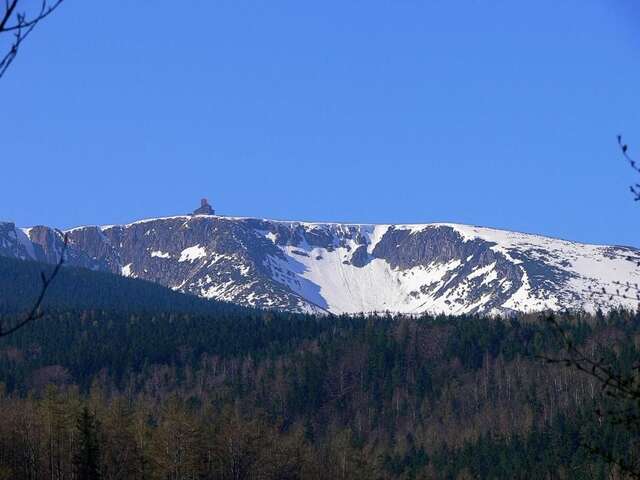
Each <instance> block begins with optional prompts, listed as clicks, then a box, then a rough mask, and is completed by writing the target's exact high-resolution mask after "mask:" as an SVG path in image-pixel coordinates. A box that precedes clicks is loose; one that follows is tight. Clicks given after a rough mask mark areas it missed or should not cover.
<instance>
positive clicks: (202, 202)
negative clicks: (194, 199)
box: [193, 198, 216, 215]
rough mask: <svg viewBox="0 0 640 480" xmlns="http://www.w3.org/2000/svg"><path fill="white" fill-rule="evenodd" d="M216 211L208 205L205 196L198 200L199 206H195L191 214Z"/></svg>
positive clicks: (212, 213) (210, 213) (207, 213)
mask: <svg viewBox="0 0 640 480" xmlns="http://www.w3.org/2000/svg"><path fill="white" fill-rule="evenodd" d="M215 214H216V211H215V210H214V209H213V207H212V206H211V205H209V201H208V200H207V199H206V198H203V199H202V200H200V207H198V208H196V209H195V210H194V211H193V215H215Z"/></svg>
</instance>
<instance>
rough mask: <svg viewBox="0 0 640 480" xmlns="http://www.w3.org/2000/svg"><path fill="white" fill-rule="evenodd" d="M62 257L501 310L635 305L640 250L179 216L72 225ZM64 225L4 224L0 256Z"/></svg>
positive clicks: (160, 272)
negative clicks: (624, 290) (622, 292)
mask: <svg viewBox="0 0 640 480" xmlns="http://www.w3.org/2000/svg"><path fill="white" fill-rule="evenodd" d="M66 233H67V234H68V236H69V241H70V246H69V250H68V257H69V263H71V264H73V265H79V266H83V267H87V268H91V269H94V270H103V271H109V272H113V273H120V274H122V275H125V276H129V277H134V278H142V279H145V280H150V281H153V282H157V283H160V284H162V285H166V286H168V287H170V288H172V289H174V290H178V291H181V292H186V293H193V294H196V295H199V296H202V297H205V298H214V299H219V300H226V301H230V302H235V303H238V304H241V305H247V306H255V307H260V308H277V309H283V310H289V311H302V312H322V311H327V312H333V313H356V312H372V311H386V310H389V311H393V312H402V313H420V312H431V313H450V314H460V313H476V312H478V313H480V312H482V313H509V312H513V311H538V310H546V309H552V310H561V309H581V308H584V309H587V310H594V309H595V308H597V307H603V308H605V309H606V308H611V307H614V306H616V305H624V306H627V307H630V308H635V307H636V306H637V303H638V302H637V301H630V300H624V299H620V298H613V299H610V298H605V297H603V296H596V297H594V296H592V295H590V294H589V292H588V289H589V288H596V289H600V288H602V287H603V286H605V287H609V288H610V287H611V285H612V282H614V281H621V282H632V283H637V282H638V281H639V280H640V267H638V262H639V261H640V251H639V250H638V249H634V248H630V247H613V246H598V245H586V244H580V243H575V242H569V241H564V240H559V239H553V238H547V237H542V236H537V235H528V234H523V233H515V232H507V231H501V230H495V229H489V228H481V227H472V226H465V225H456V224H424V225H357V224H353V225H349V224H330V223H306V222H284V221H274V220H263V219H254V218H236V217H222V216H214V215H195V216H176V217H165V218H157V219H149V220H142V221H138V222H134V223H131V224H127V225H114V226H102V227H97V226H88V227H79V228H75V229H71V230H69V231H68V232H66ZM62 234H63V233H62V232H59V231H56V230H53V229H50V228H47V227H34V228H31V229H18V228H16V227H15V225H13V224H9V223H5V224H0V255H5V256H12V257H15V258H32V259H38V260H41V261H49V262H52V261H55V259H56V258H57V257H56V255H59V252H60V249H61V246H62Z"/></svg>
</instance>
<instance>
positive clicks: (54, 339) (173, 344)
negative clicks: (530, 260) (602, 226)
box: [0, 284, 640, 479]
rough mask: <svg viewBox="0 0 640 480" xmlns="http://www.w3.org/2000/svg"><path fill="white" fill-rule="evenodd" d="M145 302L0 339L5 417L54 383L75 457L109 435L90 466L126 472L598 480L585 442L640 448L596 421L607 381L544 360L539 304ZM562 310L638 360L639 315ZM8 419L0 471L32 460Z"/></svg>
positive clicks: (585, 338) (584, 331)
mask: <svg viewBox="0 0 640 480" xmlns="http://www.w3.org/2000/svg"><path fill="white" fill-rule="evenodd" d="M136 285H137V284H136ZM211 305H213V306H214V307H215V306H216V304H211ZM139 306H140V304H135V303H134V304H132V306H131V307H127V308H126V309H125V308H121V309H120V310H118V309H115V308H109V309H91V310H86V309H58V310H55V311H53V312H52V313H51V314H50V315H49V316H48V317H47V318H45V319H42V320H39V321H37V322H34V323H32V324H31V325H30V326H29V327H28V328H25V329H22V330H20V331H18V332H17V333H16V334H15V335H12V336H10V337H8V338H6V339H3V340H2V341H0V378H2V379H3V382H4V384H5V386H6V394H5V398H4V400H2V402H3V403H0V410H1V411H2V412H5V413H2V412H0V415H4V417H3V418H7V417H11V416H12V415H17V416H18V417H20V416H21V415H22V416H25V415H26V416H28V415H31V413H29V412H32V411H36V412H37V411H40V410H39V409H41V408H44V407H39V406H38V405H39V402H44V404H43V405H45V406H46V408H44V410H46V409H49V410H51V409H52V408H53V407H50V406H49V405H52V401H51V400H47V399H48V398H50V397H51V396H50V394H49V393H48V392H49V390H48V389H49V388H50V386H51V385H52V384H54V385H57V386H58V388H59V390H60V392H66V393H64V394H65V395H67V397H68V398H71V399H73V398H76V397H77V400H69V402H70V403H69V406H68V409H71V410H73V411H75V412H77V414H76V417H74V418H78V417H79V418H80V419H81V425H79V426H78V428H77V430H78V431H80V432H84V433H82V434H81V435H80V438H86V439H87V440H86V441H85V440H78V442H79V443H78V446H77V448H76V451H77V452H80V453H79V456H77V457H76V460H77V459H79V458H84V459H85V460H83V461H81V462H80V463H82V462H84V464H89V463H91V462H89V461H88V460H86V459H88V458H94V456H95V454H91V455H89V454H88V451H84V450H82V448H83V447H82V446H81V445H82V444H83V443H84V444H85V445H93V443H92V442H93V440H92V439H94V438H98V446H99V447H100V452H99V453H100V455H99V456H100V462H99V465H98V467H97V468H99V469H101V470H100V471H108V472H113V471H115V470H119V469H120V470H123V471H126V472H129V473H127V475H128V478H233V475H232V473H233V472H236V474H237V473H238V472H244V473H242V474H243V475H247V476H249V477H252V476H253V477H256V478H258V477H259V478H285V477H286V478H300V477H304V478H415V479H417V478H450V479H457V478H578V479H579V478H596V479H600V478H602V479H604V478H608V477H607V476H608V475H610V473H611V472H610V469H609V467H608V466H607V465H606V463H605V462H603V461H602V460H600V459H598V458H596V457H594V456H593V455H592V454H591V453H590V451H589V449H588V448H587V447H588V446H589V445H593V444H594V443H598V442H599V444H600V445H603V446H605V447H607V448H609V449H611V450H612V451H614V452H616V453H617V454H619V455H622V456H624V455H627V456H628V455H630V454H632V453H633V450H632V442H633V440H634V439H633V438H631V437H629V435H628V434H625V433H624V432H621V431H620V430H619V429H617V428H616V426H615V425H611V424H609V423H608V422H606V421H604V422H603V421H602V420H601V419H598V418H597V416H596V415H594V413H593V412H594V411H595V409H596V408H597V407H598V406H601V405H602V404H603V403H602V402H603V399H602V398H601V397H600V395H599V385H598V384H597V383H594V382H593V381H592V380H591V379H589V378H588V377H587V376H585V375H581V374H576V372H573V371H571V370H567V369H566V368H565V367H563V366H562V365H556V364H546V363H544V362H542V361H540V360H539V357H542V356H556V355H561V353H562V351H563V350H562V349H563V345H562V342H561V341H560V340H559V339H558V338H557V336H556V335H555V334H554V329H553V328H552V327H551V326H550V325H549V324H548V323H547V322H545V321H544V317H541V316H533V315H532V316H520V317H518V318H512V319H492V318H482V317H477V316H461V317H442V316H441V317H430V316H423V317H420V318H403V317H393V316H389V315H378V316H368V317H365V316H356V317H348V316H343V317H337V316H327V317H321V318H317V317H314V316H304V315H291V314H286V313H276V312H257V311H251V310H245V309H233V308H230V309H226V308H220V309H219V310H214V311H211V312H203V311H181V312H176V313H167V312H156V311H145V309H139V308H138V307H139ZM223 307H224V305H223ZM212 308H213V307H212ZM556 320H557V322H558V323H559V324H560V325H562V327H563V328H564V329H565V330H566V331H567V332H568V334H569V335H571V337H572V338H573V340H574V342H575V344H576V345H578V346H580V347H581V348H583V349H585V350H586V351H589V352H592V353H593V354H594V355H596V356H604V357H605V358H608V359H610V360H612V361H613V362H614V363H615V365H617V367H618V368H621V369H627V370H628V369H630V368H631V367H632V366H633V365H635V363H636V362H637V361H638V359H640V353H639V351H638V348H637V346H636V345H637V344H638V342H637V340H638V339H639V338H640V315H638V314H634V313H630V312H623V311H620V312H617V311H614V312H611V313H610V314H609V315H607V316H603V315H598V316H594V317H591V316H588V315H573V316H572V315H565V316H560V317H557V318H556ZM613 346H615V347H616V348H615V349H613V348H611V347H613ZM76 387H77V389H78V390H77V391H78V393H74V392H76ZM51 398H53V397H51ZM40 399H42V400H40ZM33 402H36V403H35V406H33ZM30 405H31V406H30ZM85 406H88V407H89V410H87V412H92V413H91V415H93V414H94V413H93V412H95V417H94V418H93V419H87V418H85V417H84V413H83V410H82V408H81V407H85ZM116 406H117V408H116ZM46 411H48V410H46ZM51 411H58V410H55V409H53V410H51ZM6 412H13V413H6ZM20 418H22V417H20ZM38 418H39V417H37V416H36V419H38ZM43 418H45V419H48V418H49V417H47V416H45V417H43ZM38 421H40V420H37V421H35V420H34V422H35V423H34V425H38ZM43 421H44V420H43ZM47 421H49V420H47ZM16 422H17V423H16V425H21V423H20V422H23V420H16ZM61 422H62V420H61ZM92 422H93V423H92ZM23 423H24V422H23ZM11 425H13V424H12V423H10V422H5V425H0V429H4V430H2V432H0V467H1V466H2V465H7V466H8V467H7V468H11V469H12V470H11V471H12V472H18V471H19V472H23V471H24V470H22V468H23V467H20V465H22V463H21V462H22V461H20V460H19V458H21V457H20V455H21V453H20V452H22V450H20V448H18V447H16V445H20V442H13V441H11V442H9V440H6V441H3V440H2V439H3V438H4V439H10V438H13V437H16V438H20V439H22V440H20V441H22V442H24V441H26V440H24V438H25V437H23V436H22V435H23V433H20V432H22V430H20V428H19V427H15V428H14V427H11ZM45 425H47V424H45ZM82 425H84V426H82ZM134 426H135V428H136V431H135V432H132V431H131V430H130V429H131V428H133V427H134ZM34 428H35V427H34ZM42 428H45V427H42ZM67 428H68V429H69V430H68V431H70V432H72V431H74V430H73V428H74V427H73V425H71V426H69V427H67ZM65 431H66V430H65ZM12 436H13V437H12ZM72 437H73V435H72ZM28 438H31V437H28ZM56 438H58V437H56ZM73 438H75V437H73ZM74 441H75V440H74ZM7 442H9V443H7ZM136 442H137V443H136ZM122 444H124V445H129V446H128V449H127V450H126V451H127V452H129V455H127V457H126V461H125V460H115V459H117V458H120V457H119V454H118V452H120V451H121V450H122V449H121V447H120V445H122ZM231 447H233V448H231ZM16 449H17V450H16ZM89 450H90V451H92V450H91V449H89ZM3 452H4V453H3ZM3 459H4V460H3ZM121 462H124V463H122V466H121V465H120V463H121ZM63 463H64V462H63ZM16 465H17V466H18V467H16ZM46 465H48V464H47V463H46V462H45V467H42V469H41V470H38V471H39V472H41V474H42V475H45V473H42V472H48V470H47V468H48V467H46ZM120 467H121V468H120ZM34 468H35V467H34ZM39 468H40V467H39ZM234 469H236V470H234ZM0 472H1V470H0ZM132 472H138V473H132ZM140 472H146V473H140ZM230 472H231V473H230ZM256 472H258V473H256ZM15 475H16V476H15V478H28V476H25V475H26V474H24V475H23V474H22V473H15ZM110 475H111V474H110ZM123 475H124V474H123ZM172 475H173V476H172ZM323 475H324V476H323ZM125 477H126V476H125Z"/></svg>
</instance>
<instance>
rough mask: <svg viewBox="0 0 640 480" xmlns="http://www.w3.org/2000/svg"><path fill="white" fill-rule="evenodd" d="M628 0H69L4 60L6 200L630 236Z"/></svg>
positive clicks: (634, 237) (69, 214) (74, 207)
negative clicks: (620, 145) (9, 61)
mask: <svg viewBox="0 0 640 480" xmlns="http://www.w3.org/2000/svg"><path fill="white" fill-rule="evenodd" d="M638 3H640V2H637V1H635V0H618V1H611V0H565V1H561V2H559V1H557V0H555V1H553V0H536V1H535V2H534V1H530V2H511V1H506V0H504V1H498V0H496V1H488V0H487V1H480V0H476V1H472V0H468V1H444V0H433V1H402V2H387V1H385V2H378V1H366V2H365V1H353V2H343V1H341V2H338V1H325V2H300V1H278V2H258V1H254V2H247V1H243V0H230V1H185V2H178V3H176V2H168V1H160V0H158V1H154V2H151V1H143V0H141V1H136V2H131V1H124V0H112V1H110V2H84V1H79V0H67V1H66V3H65V4H64V5H63V6H62V7H61V8H60V10H59V11H58V12H56V13H55V15H54V16H52V17H51V18H50V19H48V21H47V22H46V24H43V25H41V26H40V27H39V29H38V30H37V31H35V32H34V34H33V36H32V37H31V38H30V39H29V41H28V43H26V44H25V46H24V48H23V50H22V51H21V53H20V55H19V57H18V58H17V59H16V61H15V62H14V64H13V66H12V67H11V69H10V70H9V71H8V73H7V75H6V76H5V77H4V78H3V79H0V100H1V102H2V108H1V109H0V141H1V143H2V151H1V153H0V155H1V157H0V158H1V160H0V161H1V165H2V169H1V170H0V171H1V172H2V176H3V177H4V178H3V181H2V188H1V189H0V219H4V220H12V221H16V222H17V223H18V224H19V225H23V226H26V225H32V224H38V223H40V224H48V225H55V226H59V227H69V226H75V225H81V224H96V223H105V224H109V223H118V222H127V221H132V220H135V219H138V218H145V217H152V216H162V215H171V214H179V213H183V212H188V211H190V210H192V209H193V208H194V207H195V206H196V204H197V203H198V200H199V198H200V197H201V196H207V197H209V198H210V200H211V201H212V203H213V204H214V205H215V207H216V208H217V209H218V210H219V212H221V213H224V214H229V215H246V216H260V217H268V218H280V219H296V220H318V221H345V222H367V223H394V222H396V223H409V222H413V223H421V222H432V221H452V222H460V223H470V224H477V225H486V226H493V227H501V228H507V229H514V230H520V231H526V232H535V233H543V234H548V235H552V236H558V237H563V238H569V239H574V240H581V241H589V242H598V243H618V244H630V245H640V239H639V233H640V205H637V204H634V202H633V201H632V199H631V195H630V193H629V192H628V185H629V184H630V183H631V182H632V181H633V180H636V179H635V178H634V176H633V172H632V171H631V170H630V169H629V168H628V167H627V166H626V165H625V164H624V162H623V160H622V158H621V156H620V155H619V152H618V151H617V148H616V144H615V136H616V134H617V133H619V132H620V133H623V134H624V135H625V136H626V138H627V140H628V141H629V142H630V143H631V144H632V147H631V152H632V153H633V151H634V145H635V146H637V148H636V151H638V153H639V156H640V121H639V120H640V108H639V106H640V105H639V103H640V87H639V86H640V55H639V54H640V5H638ZM176 5H179V7H177V6H176Z"/></svg>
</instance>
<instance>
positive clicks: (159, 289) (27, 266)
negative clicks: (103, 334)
mask: <svg viewBox="0 0 640 480" xmlns="http://www.w3.org/2000/svg"><path fill="white" fill-rule="evenodd" d="M53 269H54V266H53V265H49V264H46V263H41V262H32V261H24V260H16V259H13V258H8V257H3V256H0V314H2V313H5V314H6V313H17V312H21V311H24V310H25V309H27V308H29V307H30V306H31V305H32V304H33V302H34V301H35V299H36V297H37V296H38V293H39V292H40V288H41V282H40V275H41V273H44V274H45V275H46V276H49V275H51V272H52V271H53ZM43 308H46V309H47V310H51V309H54V310H55V309H62V310H68V309H76V310H80V309H95V310H120V311H122V310H126V311H137V312H142V311H145V312H164V311H172V312H190V313H210V314H212V313H220V312H222V311H235V312H239V311H246V310H245V309H243V308H241V307H239V306H235V305H232V304H229V303H225V302H218V301H214V300H211V301H207V300H205V299H202V298H199V297H195V296H193V295H185V294H181V293H178V292H174V291H173V290H171V289H169V288H166V287H163V286H161V285H158V284H156V283H151V282H148V281H145V280H138V279H133V278H126V277H122V276H120V275H113V274H110V273H105V272H96V271H92V270H88V269H86V268H78V267H71V266H67V265H65V266H64V267H63V268H62V269H61V270H60V273H59V275H58V276H57V278H56V280H55V282H52V284H51V287H50V288H49V289H48V291H47V295H46V297H45V299H44V303H43Z"/></svg>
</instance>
